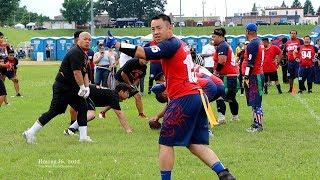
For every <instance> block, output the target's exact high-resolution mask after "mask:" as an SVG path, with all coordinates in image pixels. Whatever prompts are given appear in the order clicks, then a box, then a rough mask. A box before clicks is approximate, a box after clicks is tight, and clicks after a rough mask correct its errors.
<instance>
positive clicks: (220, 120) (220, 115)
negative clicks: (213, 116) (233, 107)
mask: <svg viewBox="0 0 320 180" xmlns="http://www.w3.org/2000/svg"><path fill="white" fill-rule="evenodd" d="M218 123H219V124H225V123H226V118H225V116H224V115H223V114H222V113H218Z"/></svg>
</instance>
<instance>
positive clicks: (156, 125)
mask: <svg viewBox="0 0 320 180" xmlns="http://www.w3.org/2000/svg"><path fill="white" fill-rule="evenodd" d="M149 126H150V128H151V129H160V128H161V123H159V122H158V121H154V120H150V121H149Z"/></svg>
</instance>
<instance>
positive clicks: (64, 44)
mask: <svg viewBox="0 0 320 180" xmlns="http://www.w3.org/2000/svg"><path fill="white" fill-rule="evenodd" d="M72 46H73V37H60V38H58V39H57V48H56V49H57V60H59V61H62V60H63V58H64V56H65V55H66V54H67V52H68V50H69V49H70V48H71V47H72Z"/></svg>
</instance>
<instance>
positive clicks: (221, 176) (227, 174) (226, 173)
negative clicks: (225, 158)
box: [218, 169, 236, 180]
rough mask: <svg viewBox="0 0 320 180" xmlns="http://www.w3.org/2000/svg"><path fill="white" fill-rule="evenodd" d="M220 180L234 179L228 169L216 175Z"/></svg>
mask: <svg viewBox="0 0 320 180" xmlns="http://www.w3.org/2000/svg"><path fill="white" fill-rule="evenodd" d="M218 177H219V179H220V180H235V179H236V178H235V177H234V176H232V174H231V173H230V172H229V170H228V169H224V170H223V171H221V172H220V173H219V174H218Z"/></svg>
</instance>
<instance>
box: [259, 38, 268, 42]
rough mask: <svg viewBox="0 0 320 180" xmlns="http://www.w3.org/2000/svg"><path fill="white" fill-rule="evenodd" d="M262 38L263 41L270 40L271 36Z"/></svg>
mask: <svg viewBox="0 0 320 180" xmlns="http://www.w3.org/2000/svg"><path fill="white" fill-rule="evenodd" d="M261 40H262V41H268V42H269V38H267V37H264V38H262V39H261Z"/></svg>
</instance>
